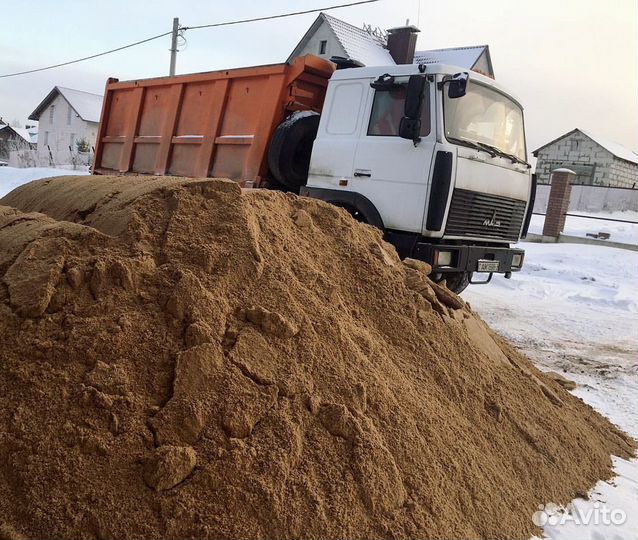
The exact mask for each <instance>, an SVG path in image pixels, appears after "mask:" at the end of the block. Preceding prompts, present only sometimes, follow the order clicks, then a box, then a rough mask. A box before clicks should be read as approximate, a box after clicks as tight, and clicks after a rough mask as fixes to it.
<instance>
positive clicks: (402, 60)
mask: <svg viewBox="0 0 638 540" xmlns="http://www.w3.org/2000/svg"><path fill="white" fill-rule="evenodd" d="M418 32H419V29H418V28H416V27H415V26H410V25H408V24H406V25H405V26H399V27H397V28H390V29H389V30H387V31H385V32H383V31H381V30H378V29H372V28H370V27H365V28H358V27H356V26H354V25H352V24H349V23H347V22H345V21H342V20H340V19H337V18H335V17H332V16H331V15H328V14H326V13H320V14H319V16H318V17H317V18H316V19H315V21H314V22H313V23H312V25H311V26H310V28H309V29H308V31H307V32H306V33H305V34H304V36H303V37H302V38H301V40H300V41H299V43H298V44H297V46H296V47H295V48H294V49H293V51H292V53H291V54H290V56H289V57H288V61H290V60H292V59H293V58H296V57H297V56H303V55H304V54H315V55H317V56H320V57H323V58H326V59H330V58H331V57H333V56H340V57H342V58H345V59H347V60H352V61H354V62H358V63H360V64H362V65H364V66H382V65H392V64H412V63H417V64H434V63H442V64H451V65H455V66H459V67H462V68H466V69H470V70H474V71H477V72H479V73H482V74H483V75H487V76H488V77H492V78H494V69H493V67H492V59H491V57H490V50H489V47H488V46H487V45H478V46H472V47H453V48H449V49H432V50H427V51H415V48H416V37H417V36H416V34H417V33H418Z"/></svg>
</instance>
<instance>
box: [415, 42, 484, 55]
mask: <svg viewBox="0 0 638 540" xmlns="http://www.w3.org/2000/svg"><path fill="white" fill-rule="evenodd" d="M486 47H489V45H487V44H486V45H465V46H463V47H442V48H440V49H423V50H422V51H415V53H414V54H417V53H424V52H438V51H464V50H466V49H485V48H486Z"/></svg>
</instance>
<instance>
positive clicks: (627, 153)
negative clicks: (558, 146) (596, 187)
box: [532, 128, 638, 165]
mask: <svg viewBox="0 0 638 540" xmlns="http://www.w3.org/2000/svg"><path fill="white" fill-rule="evenodd" d="M577 131H578V132H580V133H582V134H583V135H585V137H588V138H590V139H591V140H592V141H594V142H595V143H596V144H599V145H600V146H602V147H603V148H604V149H605V150H607V151H609V152H611V153H612V154H613V155H614V156H616V157H617V158H618V159H622V160H624V161H629V162H630V163H635V164H637V165H638V154H637V153H636V152H633V151H632V150H629V148H625V147H624V146H622V145H621V144H618V143H617V142H614V141H611V140H609V139H606V138H604V137H599V136H598V135H594V134H593V133H590V132H589V131H585V130H584V129H580V128H575V129H572V130H571V131H569V132H567V133H565V134H564V135H561V136H560V137H557V138H556V139H554V140H553V141H549V142H548V143H547V144H544V145H543V146H541V147H539V148H537V149H536V150H534V151H533V152H532V155H533V156H534V157H538V152H539V151H541V150H542V149H543V148H547V147H548V146H550V145H552V144H554V143H556V142H558V141H560V140H562V139H564V138H565V137H569V136H570V135H573V134H574V133H576V132H577Z"/></svg>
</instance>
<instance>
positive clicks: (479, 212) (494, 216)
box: [445, 189, 526, 241]
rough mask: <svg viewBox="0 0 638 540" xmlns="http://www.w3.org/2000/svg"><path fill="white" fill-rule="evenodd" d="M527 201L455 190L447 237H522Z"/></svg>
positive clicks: (512, 238)
mask: <svg viewBox="0 0 638 540" xmlns="http://www.w3.org/2000/svg"><path fill="white" fill-rule="evenodd" d="M525 205H526V203H525V201H519V200H517V199H510V198H508V197H499V196H496V195H489V194H487V193H476V192H475V191H467V190H465V189H455V190H454V192H453V193H452V202H451V204H450V212H449V214H448V219H447V226H446V228H445V234H446V235H447V236H474V237H477V238H498V239H499V240H511V241H516V240H518V235H519V233H520V230H521V226H522V224H523V218H524V217H525Z"/></svg>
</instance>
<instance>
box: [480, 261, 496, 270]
mask: <svg viewBox="0 0 638 540" xmlns="http://www.w3.org/2000/svg"><path fill="white" fill-rule="evenodd" d="M498 266H499V262H498V261H483V260H479V262H478V268H477V271H478V272H498Z"/></svg>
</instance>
